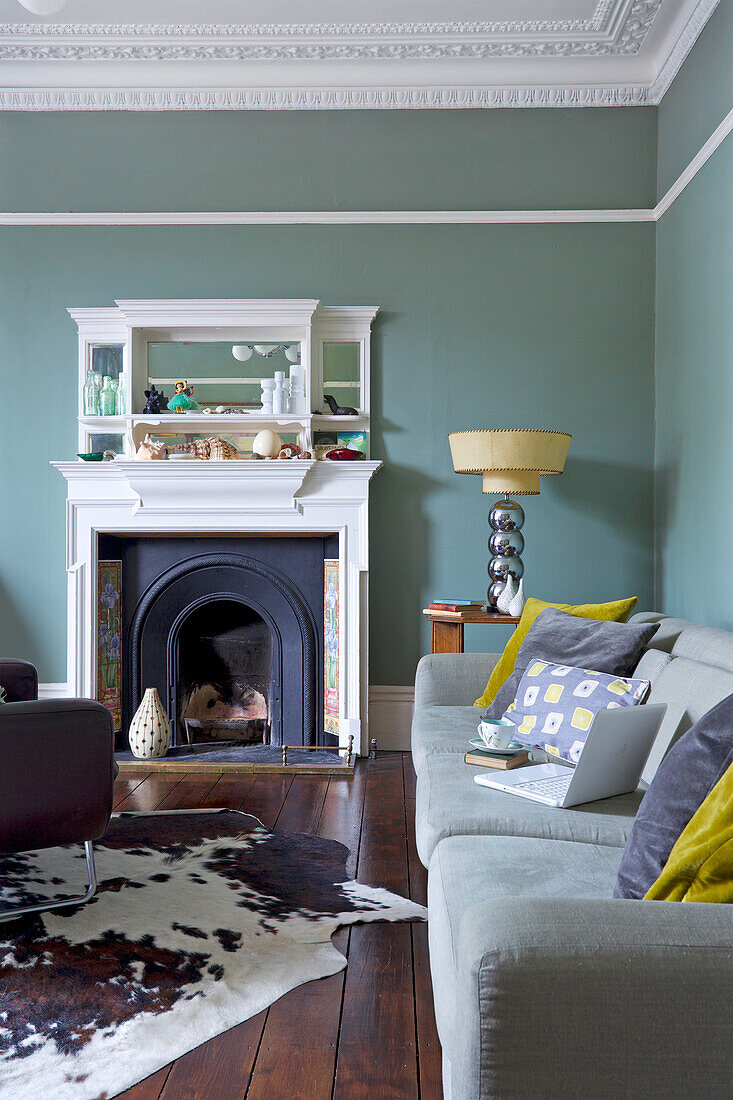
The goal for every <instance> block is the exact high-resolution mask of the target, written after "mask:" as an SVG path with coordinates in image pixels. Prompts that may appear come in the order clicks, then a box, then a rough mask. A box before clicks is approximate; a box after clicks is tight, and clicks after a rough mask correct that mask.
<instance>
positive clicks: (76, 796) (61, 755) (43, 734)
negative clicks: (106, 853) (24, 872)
mask: <svg viewBox="0 0 733 1100" xmlns="http://www.w3.org/2000/svg"><path fill="white" fill-rule="evenodd" d="M114 766H115V759H114V732H113V730H112V717H111V715H110V713H109V711H108V710H107V709H106V708H105V707H103V706H102V705H101V704H100V703H94V702H92V701H91V700H90V699H52V700H48V701H42V702H28V703H8V704H6V705H5V706H0V852H23V851H27V850H28V849H31V848H50V847H55V846H56V845H57V844H71V843H76V842H78V841H82V840H97V839H98V838H99V837H100V836H102V835H103V834H104V832H105V830H106V828H107V824H108V822H109V818H110V814H111V813H112V800H113V799H112V791H113V787H114Z"/></svg>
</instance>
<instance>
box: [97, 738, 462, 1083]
mask: <svg viewBox="0 0 733 1100" xmlns="http://www.w3.org/2000/svg"><path fill="white" fill-rule="evenodd" d="M414 780H415V777H414V773H413V770H412V763H411V760H410V757H409V755H408V754H403V753H385V754H380V756H379V757H378V758H377V759H376V760H371V761H359V762H357V766H356V770H355V774H354V775H353V776H352V777H346V776H330V777H329V776H319V775H311V776H306V775H295V776H294V777H291V776H283V775H260V776H256V777H253V776H241V777H234V776H231V775H230V776H227V775H225V774H222V775H217V774H216V773H211V774H209V775H208V776H207V777H198V776H196V775H193V774H192V773H190V772H189V773H186V772H184V771H181V772H178V773H174V774H169V773H166V774H165V775H160V773H158V774H153V773H150V774H148V775H146V774H144V773H143V774H141V775H140V776H136V777H135V778H134V779H132V778H125V779H121V780H120V779H118V781H117V786H116V789H115V795H116V798H115V809H117V810H121V811H124V810H156V809H168V810H173V809H176V810H178V809H188V808H193V807H201V806H203V807H215V806H226V807H228V808H230V809H235V810H244V811H246V812H247V813H251V814H254V815H255V816H256V817H258V818H259V819H260V821H262V822H263V823H264V824H265V825H266V826H267V827H268V828H277V829H278V830H280V831H282V832H307V833H314V834H317V835H318V836H323V837H329V838H331V839H333V840H339V841H341V843H343V844H345V845H346V846H347V847H348V848H349V850H350V856H349V862H348V871H349V873H350V874H351V875H354V876H355V877H356V878H358V879H359V880H360V881H361V882H365V883H368V884H369V885H371V886H385V887H387V888H388V889H390V890H394V891H396V892H397V893H399V894H404V895H405V896H407V897H411V898H414V900H415V901H418V902H420V903H422V904H425V900H426V888H427V876H426V872H425V869H424V867H423V866H422V864H421V863H420V861H419V859H418V857H417V850H416V848H415V833H414V824H413V822H414V809H415V801H414V800H415V781H414ZM334 943H335V945H336V946H337V947H338V949H339V950H340V951H342V952H343V953H344V954H345V955H347V957H348V966H347V967H346V969H345V970H344V971H342V972H341V973H339V974H335V975H333V976H332V977H329V978H324V979H322V980H320V981H316V982H308V983H307V984H306V985H302V986H299V987H298V988H297V989H294V990H293V991H292V992H291V993H288V994H286V996H284V997H282V998H281V999H280V1000H279V1001H276V1003H275V1004H274V1005H272V1006H271V1007H270V1008H269V1009H268V1010H266V1011H265V1012H261V1013H260V1014H259V1015H258V1016H255V1017H253V1018H252V1019H251V1020H246V1021H245V1022H244V1023H242V1024H239V1025H238V1026H237V1027H234V1028H232V1029H231V1030H230V1031H226V1032H224V1033H223V1034H222V1035H218V1036H216V1037H215V1038H214V1039H211V1040H209V1042H207V1043H203V1044H202V1045H201V1046H199V1047H197V1048H196V1049H195V1050H192V1051H189V1053H188V1054H185V1055H183V1056H182V1057H181V1058H178V1059H177V1060H176V1061H175V1062H172V1063H171V1065H169V1066H165V1067H164V1068H163V1069H161V1070H159V1071H158V1072H157V1073H154V1074H152V1076H150V1077H148V1078H147V1079H146V1080H145V1081H141V1082H140V1083H139V1084H138V1085H135V1086H134V1087H133V1088H131V1089H128V1090H127V1091H126V1092H124V1093H121V1094H120V1096H121V1097H122V1098H124V1100H367V1097H368V1098H369V1100H440V1097H441V1096H442V1091H441V1084H440V1045H439V1043H438V1037H437V1033H436V1030H435V1018H434V1015H433V1000H432V989H431V984H430V967H429V963H428V953H427V950H428V949H427V928H426V926H425V925H424V924H387V923H383V924H382V923H375V924H363V925H354V926H352V927H351V928H344V929H341V930H339V931H338V932H337V933H336V935H335V936H334Z"/></svg>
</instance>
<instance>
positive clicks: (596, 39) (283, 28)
mask: <svg viewBox="0 0 733 1100" xmlns="http://www.w3.org/2000/svg"><path fill="white" fill-rule="evenodd" d="M661 3H662V0H633V2H632V3H631V4H630V5H629V6H628V10H627V12H626V15H625V18H623V19H621V18H620V12H621V9H623V8H626V7H627V3H626V0H601V2H600V3H599V4H598V5H597V7H596V9H595V11H594V14H593V18H592V19H589V20H542V21H538V20H513V21H510V22H482V23H463V22H452V23H288V24H275V23H272V24H243V25H218V24H181V25H172V24H160V25H158V24H149V23H144V24H124V23H110V24H99V23H89V24H82V23H53V24H47V23H5V24H0V60H3V61H324V60H325V61H332V60H337V61H364V60H367V61H382V60H388V61H393V60H405V59H407V60H421V61H422V60H429V61H432V60H446V59H447V60H455V59H457V58H458V59H464V58H471V59H484V58H517V57H529V58H533V57H605V56H628V55H633V54H635V53H637V52H638V50H639V49H640V47H641V45H642V43H643V41H644V38H645V37H646V35H647V32H648V31H649V28H650V27H651V25H652V22H653V21H654V18H655V16H656V14H657V12H658V11H659V8H660V6H661Z"/></svg>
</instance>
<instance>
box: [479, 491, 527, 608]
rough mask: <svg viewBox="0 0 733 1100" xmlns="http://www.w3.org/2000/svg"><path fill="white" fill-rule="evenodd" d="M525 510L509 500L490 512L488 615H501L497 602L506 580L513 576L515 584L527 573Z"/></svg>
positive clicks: (498, 503)
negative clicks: (494, 613)
mask: <svg viewBox="0 0 733 1100" xmlns="http://www.w3.org/2000/svg"><path fill="white" fill-rule="evenodd" d="M523 526H524V509H523V508H522V506H521V504H517V502H516V500H512V499H511V498H510V497H504V498H503V499H502V500H497V502H496V503H495V504H494V506H493V507H492V509H491V511H490V512H489V527H490V528H491V534H490V535H489V553H490V555H491V557H490V559H489V578H490V582H489V588H488V591H487V593H486V604H487V608H488V610H489V611H494V612H496V614H500V612H499V611H498V610H497V607H496V601H497V600H498V599H499V596H500V595H501V593H502V592H503V591H504V589H505V587H506V582H507V577H508V576H509V574H510V573H511V575H512V576H513V577H514V579H515V580H516V581H518V580H519V578H520V577H521V576H522V574H523V573H524V562H523V561H522V557H521V554H522V551H523V550H524V535H522V527H523Z"/></svg>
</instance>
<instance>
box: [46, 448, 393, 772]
mask: <svg viewBox="0 0 733 1100" xmlns="http://www.w3.org/2000/svg"><path fill="white" fill-rule="evenodd" d="M54 465H55V466H56V468H57V469H58V470H59V471H60V472H61V473H62V474H63V476H64V477H65V478H66V481H67V489H68V498H67V548H66V566H67V573H68V609H69V610H68V639H67V652H68V682H69V686H70V690H71V691H72V692H73V693H74V694H75V695H78V696H87V697H92V698H93V697H94V696H95V694H96V661H97V645H96V641H97V637H96V635H97V630H96V593H97V563H98V561H99V560H100V546H102V547H104V545H105V541H104V540H105V538H106V537H107V536H114V537H116V538H117V539H119V540H125V542H126V543H130V541H131V540H134V539H143V538H146V539H149V538H152V539H158V540H159V539H162V538H163V537H170V538H173V537H175V540H176V541H177V542H178V541H179V540H181V539H185V540H186V542H187V545H188V546H189V547H190V548H191V554H190V556H191V557H192V558H194V559H196V558H199V559H203V558H209V562H208V563H204V565H203V566H201V563H200V562H199V566H200V567H201V568H202V569H203V573H202V575H204V574H207V568H206V566H208V567H209V568H208V581H209V582H210V583H211V585H212V589H211V591H210V593H209V596H216V597H222V596H226V594H227V593H229V594H231V593H232V591H233V582H232V570H236V569H237V567H238V566H239V567H240V568H241V563H242V561H243V560H245V561H246V560H247V559H248V557H249V558H253V559H256V558H257V555H256V554H255V555H249V556H248V555H247V554H246V552H245V553H243V551H244V550H246V547H245V545H244V541H243V540H244V537H245V536H247V537H249V538H252V537H259V538H265V537H272V536H279V537H281V538H283V537H288V536H290V537H292V536H319V537H320V540H324V539H328V538H329V536H330V537H331V539H332V542H331V545H333V546H334V547H336V548H337V549H336V552H335V553H334V557H337V558H338V561H339V567H340V568H339V619H338V632H339V716H338V742H339V744H340V745H342V746H346V745H347V743H348V738H349V736H350V735H351V736H353V738H354V747H355V749H357V750H358V751H359V752H361V753H366V752H367V751H368V744H369V741H368V727H367V700H368V547H369V516H368V497H369V482H370V480H371V478H372V476H373V475H374V473H375V472H376V471H377V470H378V469H379V467H380V466H381V463H380V462H372V461H368V460H367V461H360V462H353V463H338V462H328V461H313V460H291V461H288V462H277V461H273V462H267V463H259V462H252V461H249V462H247V461H240V462H201V461H199V460H196V459H190V460H183V461H178V462H176V463H168V462H139V461H127V460H123V459H118V460H117V461H115V462H105V463H83V462H57V463H54ZM212 539H216V547H215V548H214V547H213V546H212ZM227 539H229V540H231V546H232V550H231V552H229V553H228V552H227V551H226V550H224V551H222V550H221V546H222V543H223V540H227ZM195 540H201V542H200V543H197V542H196V541H195ZM321 545H324V543H323V542H322V541H321ZM326 545H328V544H326ZM214 549H215V551H216V552H215V553H214V552H212V551H213V550H214ZM199 550H203V551H204V553H203V554H201V553H199ZM103 552H104V553H106V552H108V551H107V550H104V551H103ZM329 553H331V551H330V550H329ZM260 557H261V555H260ZM214 562H215V564H212V563H214ZM281 566H282V562H281V563H280V566H277V565H274V564H271V566H270V567H269V568H268V569H267V570H266V572H269V574H270V576H269V578H267V577H265V578H264V580H263V574H262V572H259V573H256V571H254V572H252V576H255V575H256V576H258V577H259V578H260V582H259V583H261V584H262V590H261V591H260V592H259V593H254V592H253V595H252V604H254V605H255V606H256V607H257V606H258V607H263V606H264V607H265V609H266V610H265V617H267V614H269V613H270V612H271V611H272V607H270V610H269V611H268V610H267V596H266V595H265V594H264V593H265V590H266V589H268V588H269V589H270V597H269V598H270V599H271V600H272V601H275V602H276V596H275V595H273V592H272V589H273V587H276V586H275V583H274V580H273V578H275V579H279V578H280V577H281V576H282V577H284V578H285V580H286V581H287V570H283V568H282V567H281ZM193 571H194V569H193V567H192V566H191V563H189V567H187V568H184V569H183V571H180V570H179V575H180V576H182V577H189V578H190V576H191V574H192V572H193ZM291 571H292V573H293V576H292V582H293V583H292V584H291V585H290V588H291V589H292V590H295V591H296V593H297V591H298V590H299V589H300V585H299V584H298V577H297V575H296V574H295V570H292V559H291ZM175 573H176V566H175V564H171V565H170V567H169V568H168V570H167V572H166V573H165V578H164V579H163V585H162V588H165V584H166V583H168V584H170V583H173V582H174V581H175V579H176V577H175V576H174V574H175ZM158 580H159V581H160V578H158ZM123 583H124V582H123ZM235 587H236V586H235ZM287 587H288V585H287V584H286V585H285V588H287ZM162 588H161V590H162ZM154 596H155V593H152V596H151V586H147V588H146V593H145V594H144V596H143V600H147V603H146V606H147V607H148V608H149V606H150V603H151V599H152V598H154ZM205 596H206V593H205V592H204V591H203V590H202V591H199V592H197V595H196V598H195V599H194V601H193V602H196V599H198V598H199V597H205ZM237 598H238V599H240V601H241V602H243V603H244V604H247V605H249V606H251V604H249V601H248V600H247V599H246V598H244V597H243V596H242V593H241V591H240V593H239V596H238V597H237ZM280 598H281V601H282V603H283V607H289V608H290V609H291V613H292V614H293V615H295V612H294V611H293V608H294V607H295V605H296V604H297V602H298V598H297V596H296V598H295V599H294V598H293V592H292V591H291V592H290V593H287V594H283V593H282V592H281V593H280ZM263 601H264V603H263ZM141 602H142V601H141ZM203 602H204V603H205V602H206V599H204V600H203ZM311 602H312V601H311ZM190 603H191V601H189V604H190ZM306 603H307V600H306ZM197 606H199V605H198V604H197ZM273 606H274V604H273ZM139 608H140V603H138V610H139ZM130 612H131V622H133V623H134V621H135V616H134V615H133V614H132V609H130ZM307 617H308V616H307V615H306V616H305V618H306V619H307ZM295 618H297V615H295ZM138 621H139V620H138ZM133 629H134V627H133ZM313 629H314V634H313V638H315V639H316V645H315V653H314V654H313V655H312V659H311V663H310V664H308V660H309V658H308V657H307V653H306V650H307V648H308V647H307V646H304V647H303V648H302V650H301V652H300V654H299V656H298V657H297V660H296V666H297V668H298V670H300V669H301V668H302V677H303V679H302V680H301V681H300V682H298V683H297V686H296V687H294V686H293V683H294V680H298V676H297V675H296V676H295V677H294V678H293V677H291V678H288V677H287V676H285V675H284V676H283V680H282V686H283V688H284V689H286V690H289V691H291V692H292V691H293V690H296V691H300V690H302V688H303V686H304V683H305V686H306V687H307V679H308V678H310V677H311V676H313V677H315V681H316V683H317V685H318V686H317V687H316V683H314V685H313V687H314V690H313V691H312V692H311V693H310V700H311V702H310V703H309V704H308V705H307V706H306V707H305V715H306V717H305V720H304V722H303V728H302V729H293V730H292V731H291V730H290V729H289V728H288V722H289V721H294V719H289V718H288V709H287V705H286V704H285V701H283V707H282V710H281V711H278V714H281V719H280V720H279V721H280V728H279V730H278V731H277V732H276V736H279V735H280V734H282V735H284V739H285V740H286V741H288V742H289V743H292V742H291V741H290V737H291V736H292V735H293V734H294V735H295V738H296V741H298V742H300V743H306V744H307V743H309V742H310V743H316V744H317V743H319V742H320V741H321V740H322V730H323V724H322V722H321V721H320V720H319V718H320V713H321V710H322V694H321V690H320V685H321V683H322V678H323V658H322V644H321V639H320V638H319V637H317V636H316V633H315V626H314V627H313ZM319 629H322V622H321V624H320V626H319ZM130 652H131V653H133V654H134V647H133V649H132V650H130ZM133 666H134V660H133ZM124 672H125V675H126V676H128V677H131V679H130V683H129V686H128V688H127V692H128V694H127V695H126V698H127V699H128V702H127V705H126V707H125V711H126V712H128V713H129V709H130V708H134V707H135V706H136V705H137V702H138V701H139V698H138V697H139V694H140V693H141V691H142V690H143V689H144V688H145V687H147V686H150V685H148V684H147V682H143V681H142V679H141V676H140V670H139V669H138V675H137V681H136V679H135V669H134V667H133V668H132V669H125V670H124ZM288 684H289V685H290V686H289V688H288V687H287V686H286V685H288ZM161 686H162V687H163V688H164V689H165V687H166V685H163V684H162V685H161ZM165 697H166V696H165V694H163V693H162V692H161V698H162V699H165ZM309 707H310V711H309ZM309 714H310V715H311V717H308V715H309ZM275 727H276V723H273V729H275Z"/></svg>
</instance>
